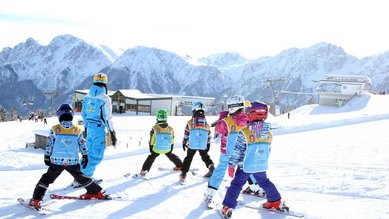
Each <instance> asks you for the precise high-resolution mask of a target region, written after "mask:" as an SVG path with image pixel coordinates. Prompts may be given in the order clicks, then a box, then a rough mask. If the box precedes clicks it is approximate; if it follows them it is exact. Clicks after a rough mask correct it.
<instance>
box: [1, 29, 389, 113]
mask: <svg viewBox="0 0 389 219" xmlns="http://www.w3.org/2000/svg"><path fill="white" fill-rule="evenodd" d="M99 71H101V72H104V73H106V74H107V75H108V78H109V89H111V90H117V89H139V90H140V91H142V92H145V93H161V94H178V95H201V96H213V97H216V101H217V103H218V102H220V101H225V97H226V96H230V95H234V94H242V95H244V96H245V97H246V98H247V99H249V100H253V99H259V100H262V101H266V102H268V103H273V102H274V101H279V102H280V103H281V107H282V108H285V107H291V108H295V107H298V106H301V105H302V104H305V103H306V101H307V99H309V98H314V99H315V98H316V99H317V95H316V94H315V87H316V84H317V80H319V79H320V78H321V77H322V76H323V75H324V74H355V75H367V76H369V77H370V78H371V79H372V81H373V90H375V91H383V90H386V89H387V87H388V85H389V52H387V53H383V54H379V55H376V56H371V57H365V58H362V59H358V58H356V57H354V56H352V55H349V54H347V53H346V52H345V51H344V50H343V49H342V48H341V47H338V46H335V45H332V44H328V43H318V44H315V45H313V46H311V47H309V48H290V49H287V50H285V51H282V52H281V53H279V54H278V55H276V56H273V57H270V56H268V57H259V58H258V59H255V60H248V59H246V58H244V57H242V56H240V55H239V54H238V53H233V52H227V53H225V54H213V55H210V56H208V57H205V58H201V59H199V60H197V61H195V60H193V59H192V58H191V57H190V56H188V55H186V56H180V55H177V54H175V53H173V52H169V51H165V50H160V49H157V48H148V47H141V46H138V47H134V48H130V49H128V50H126V51H125V52H123V53H122V54H121V55H120V56H118V55H116V54H115V52H113V50H111V49H110V48H108V47H107V46H98V47H96V46H93V45H92V44H88V43H86V42H85V41H83V40H81V39H78V38H76V37H73V36H71V35H63V36H58V37H55V38H54V39H53V40H52V42H51V43H50V44H49V45H47V46H43V45H40V44H38V43H37V42H36V41H35V40H34V39H31V38H30V39H28V40H27V41H26V42H25V43H20V44H19V45H17V46H15V47H14V48H4V49H3V50H2V51H1V52H0V86H1V88H2V90H4V89H7V92H2V93H1V96H0V105H2V106H3V107H5V109H6V110H10V109H11V108H16V109H18V110H21V109H23V106H22V105H21V100H22V99H23V98H30V97H31V96H32V97H33V98H34V100H36V101H38V102H39V103H42V105H41V104H40V105H39V108H44V109H48V108H49V107H50V98H49V96H47V95H46V96H45V95H44V93H45V92H47V91H53V90H54V91H60V92H61V93H62V95H60V96H58V97H56V98H55V99H56V102H55V103H54V105H55V106H56V105H58V104H59V103H60V102H63V101H67V102H71V98H72V92H73V90H74V89H88V88H89V86H90V85H91V83H92V81H91V79H90V76H91V75H93V74H94V73H96V72H99ZM8 90H13V91H17V92H15V93H14V94H11V93H12V92H8ZM273 90H274V93H273ZM281 90H282V92H281ZM285 91H286V92H285ZM287 92H289V94H288V93H287ZM290 92H300V94H296V93H293V94H290ZM275 97H276V98H277V99H276V100H275ZM36 108H38V107H36ZM282 108H281V110H282Z"/></svg>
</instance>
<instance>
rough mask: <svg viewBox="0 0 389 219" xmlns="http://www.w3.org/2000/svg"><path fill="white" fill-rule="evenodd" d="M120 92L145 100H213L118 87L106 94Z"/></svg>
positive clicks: (87, 91) (213, 98)
mask: <svg viewBox="0 0 389 219" xmlns="http://www.w3.org/2000/svg"><path fill="white" fill-rule="evenodd" d="M74 92H76V93H80V94H85V95H87V94H88V93H89V89H85V90H75V91H74ZM117 92H120V93H121V94H123V96H124V97H126V98H131V99H137V100H141V99H143V100H145V99H172V98H186V99H191V98H192V99H208V100H215V97H201V96H181V95H173V94H150V93H142V92H140V91H139V90H137V89H120V90H117V91H111V90H109V91H108V96H112V95H113V94H115V93H117Z"/></svg>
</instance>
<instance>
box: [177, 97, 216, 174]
mask: <svg viewBox="0 0 389 219" xmlns="http://www.w3.org/2000/svg"><path fill="white" fill-rule="evenodd" d="M192 114H193V116H192V118H191V119H190V120H189V121H188V122H187V123H186V126H185V133H184V140H183V141H182V149H183V150H184V151H185V148H188V150H187V153H186V157H185V159H184V163H183V166H182V172H181V174H180V181H181V182H184V181H185V178H186V174H187V172H188V171H189V168H190V165H191V163H192V159H193V156H194V155H195V154H196V151H199V153H200V156H201V159H202V160H203V161H204V163H205V166H206V167H207V168H208V169H209V171H208V173H206V174H205V175H204V177H210V176H211V175H212V173H213V170H214V169H215V167H214V164H213V161H212V160H211V158H210V157H209V155H208V151H209V149H210V139H211V131H210V126H209V124H208V123H207V120H206V119H205V111H204V104H203V103H201V102H196V103H194V104H193V107H192ZM188 142H189V144H188Z"/></svg>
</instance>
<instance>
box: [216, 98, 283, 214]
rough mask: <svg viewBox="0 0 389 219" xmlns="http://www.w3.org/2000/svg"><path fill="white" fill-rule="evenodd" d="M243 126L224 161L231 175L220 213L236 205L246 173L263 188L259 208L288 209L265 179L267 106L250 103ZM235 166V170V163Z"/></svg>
mask: <svg viewBox="0 0 389 219" xmlns="http://www.w3.org/2000/svg"><path fill="white" fill-rule="evenodd" d="M246 112H247V118H248V119H247V121H248V124H247V127H245V128H243V129H241V130H240V131H239V133H238V136H237V141H236V144H235V147H234V149H233V151H232V153H231V156H230V158H229V161H228V175H229V176H230V177H232V178H233V177H234V175H235V178H234V179H233V180H232V182H231V185H230V187H229V188H228V189H227V193H226V195H225V198H224V200H223V209H222V212H223V215H225V217H226V218H230V217H231V215H232V209H234V208H235V207H236V206H237V199H238V197H239V194H240V191H241V190H242V187H243V185H244V184H245V183H246V181H247V179H248V178H249V177H250V175H253V176H254V178H255V180H256V181H257V182H258V184H259V185H260V186H261V187H262V188H263V189H264V190H265V192H266V195H267V202H265V203H263V204H262V207H264V208H269V209H275V210H278V211H288V210H289V208H288V207H286V206H285V203H284V201H283V200H281V195H280V193H279V192H278V190H277V188H276V187H275V186H274V184H273V183H272V182H271V181H270V180H269V179H268V178H267V175H266V171H267V169H268V162H269V155H270V145H271V142H272V134H271V132H270V124H269V123H266V122H264V120H265V119H266V118H267V113H268V107H267V105H266V104H264V103H262V102H258V101H254V102H252V103H251V107H248V108H247V110H246ZM236 165H238V168H237V170H236V173H234V172H235V166H236Z"/></svg>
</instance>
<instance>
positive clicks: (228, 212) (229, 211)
mask: <svg viewBox="0 0 389 219" xmlns="http://www.w3.org/2000/svg"><path fill="white" fill-rule="evenodd" d="M222 215H223V218H226V219H228V218H231V217H232V208H230V207H228V206H223V208H222Z"/></svg>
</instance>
